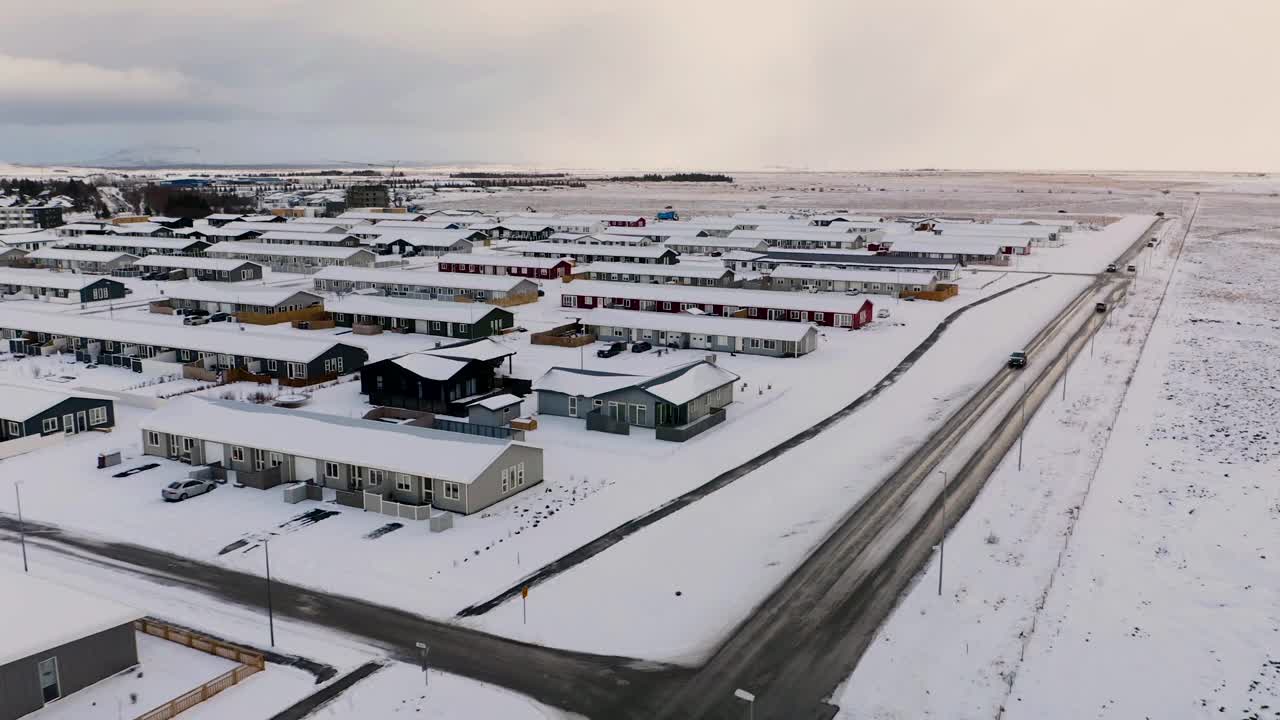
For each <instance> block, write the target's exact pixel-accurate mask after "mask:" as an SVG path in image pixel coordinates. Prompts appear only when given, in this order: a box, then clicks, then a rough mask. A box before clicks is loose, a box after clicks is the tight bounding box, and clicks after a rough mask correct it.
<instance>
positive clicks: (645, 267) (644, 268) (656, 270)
mask: <svg viewBox="0 0 1280 720" xmlns="http://www.w3.org/2000/svg"><path fill="white" fill-rule="evenodd" d="M574 272H576V273H589V272H590V273H609V274H618V275H652V276H654V277H687V278H708V279H712V280H715V279H719V278H722V277H724V276H725V275H726V274H729V273H732V272H733V271H732V270H729V269H728V268H726V267H724V266H719V267H717V266H712V265H694V264H693V263H680V264H679V265H661V264H654V263H623V262H593V263H590V264H587V265H579V266H578V267H577V268H576V269H575V270H574Z"/></svg>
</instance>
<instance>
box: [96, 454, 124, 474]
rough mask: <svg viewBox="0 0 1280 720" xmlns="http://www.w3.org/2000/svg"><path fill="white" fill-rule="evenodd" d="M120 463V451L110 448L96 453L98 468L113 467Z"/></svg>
mask: <svg viewBox="0 0 1280 720" xmlns="http://www.w3.org/2000/svg"><path fill="white" fill-rule="evenodd" d="M119 464H120V451H119V450H110V451H108V452H100V453H98V469H99V470H101V469H102V468H109V467H114V466H116V465H119Z"/></svg>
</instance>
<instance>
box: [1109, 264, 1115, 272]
mask: <svg viewBox="0 0 1280 720" xmlns="http://www.w3.org/2000/svg"><path fill="white" fill-rule="evenodd" d="M1116 270H1117V268H1116V264H1115V263H1111V264H1110V265H1108V266H1107V272H1115V271H1116Z"/></svg>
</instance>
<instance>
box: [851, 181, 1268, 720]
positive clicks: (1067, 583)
mask: <svg viewBox="0 0 1280 720" xmlns="http://www.w3.org/2000/svg"><path fill="white" fill-rule="evenodd" d="M1277 215H1280V213H1277V210H1276V209H1275V208H1274V206H1271V207H1267V206H1265V205H1261V204H1259V203H1254V202H1249V201H1247V200H1242V199H1234V198H1215V199H1209V200H1205V201H1204V202H1203V203H1202V207H1201V210H1200V213H1199V215H1198V216H1197V220H1196V224H1195V229H1194V230H1193V231H1192V234H1191V238H1190V239H1189V241H1188V243H1187V245H1186V249H1185V251H1184V252H1183V255H1182V257H1181V259H1180V260H1179V261H1178V263H1177V266H1176V268H1175V267H1174V253H1175V251H1176V248H1174V247H1172V244H1171V243H1170V242H1169V239H1170V238H1174V237H1175V235H1174V232H1175V228H1170V232H1167V233H1166V234H1165V238H1166V239H1165V241H1164V242H1163V243H1162V244H1161V246H1160V247H1159V248H1157V249H1155V250H1154V251H1152V250H1148V251H1145V252H1144V254H1143V257H1142V258H1140V259H1139V264H1140V266H1141V267H1142V268H1144V272H1143V273H1142V274H1141V275H1140V276H1139V278H1138V281H1137V282H1136V283H1135V284H1134V286H1133V288H1132V290H1131V292H1130V295H1129V298H1128V300H1127V303H1126V304H1125V305H1124V306H1123V307H1121V308H1120V309H1118V310H1116V311H1115V314H1114V315H1113V322H1112V324H1110V325H1108V326H1107V327H1105V328H1104V329H1103V330H1102V331H1101V332H1100V333H1099V335H1098V337H1097V340H1096V346H1095V348H1093V350H1092V351H1091V352H1090V351H1085V352H1084V353H1082V354H1081V356H1080V357H1079V358H1078V359H1077V360H1076V362H1075V363H1074V364H1073V366H1072V368H1071V370H1070V372H1069V375H1068V382H1067V394H1066V400H1065V401H1063V400H1058V399H1057V398H1056V397H1055V398H1054V399H1053V400H1050V401H1048V402H1047V403H1046V405H1045V406H1044V407H1043V408H1042V409H1041V411H1040V412H1039V413H1038V414H1037V416H1036V417H1035V418H1034V419H1033V421H1032V422H1031V424H1030V425H1029V427H1028V429H1027V432H1026V443H1025V448H1024V469H1023V470H1022V471H1021V472H1019V471H1018V470H1017V466H1016V459H1015V458H1014V457H1013V456H1012V453H1011V456H1010V458H1007V459H1006V461H1005V462H1004V463H1003V464H1002V465H1001V466H1000V468H999V469H998V470H997V471H996V472H995V473H994V474H993V476H992V478H991V479H990V481H989V484H988V486H987V487H986V488H985V489H984V491H983V493H982V495H981V496H980V497H979V498H978V500H977V501H976V502H975V504H974V505H973V507H972V508H971V509H970V511H969V512H968V514H967V515H966V516H965V517H964V518H963V519H962V520H961V521H960V523H959V524H958V525H957V526H956V528H955V529H954V530H953V532H952V533H951V535H950V536H949V537H948V540H947V550H948V552H947V565H946V576H945V578H944V583H945V590H946V592H945V594H944V595H943V596H942V597H939V596H938V595H937V594H936V585H935V582H936V577H937V575H936V573H937V572H938V568H937V566H936V563H935V564H933V565H932V566H930V567H929V568H927V569H926V570H925V572H924V573H923V574H922V575H921V577H920V579H919V580H918V582H917V584H916V586H915V587H914V588H913V590H912V591H911V592H910V593H909V594H908V595H907V596H905V597H904V598H903V600H902V602H901V605H900V606H899V607H898V608H897V610H896V611H895V613H894V614H893V616H892V617H891V618H890V620H889V622H888V623H886V624H885V625H884V626H883V627H882V628H881V630H880V633H879V635H878V637H877V638H876V641H875V642H874V643H873V644H872V646H871V647H870V648H869V649H868V652H867V653H866V655H864V657H863V658H862V661H861V663H860V665H859V666H858V668H857V670H856V671H855V672H854V673H853V675H852V677H851V678H850V680H849V681H848V682H847V683H846V684H845V685H844V686H843V687H842V688H841V689H840V690H838V691H837V692H836V693H835V695H834V697H833V702H835V703H836V704H838V705H839V706H840V707H841V715H840V717H843V718H849V719H850V720H852V718H863V717H875V718H886V719H888V718H923V717H939V718H990V717H1002V716H1003V717H1009V718H1063V719H1064V720H1065V719H1066V718H1079V717H1085V716H1090V717H1102V718H1133V717H1151V718H1156V717H1238V718H1260V717H1274V716H1276V713H1277V710H1278V709H1280V664H1277V663H1278V662H1280V657H1278V656H1277V653H1276V652H1275V650H1274V648H1273V647H1272V646H1273V645H1274V643H1273V642H1271V641H1270V637H1271V635H1272V634H1273V633H1274V632H1275V631H1277V629H1278V628H1280V610H1278V609H1280V593H1278V591H1277V588H1278V587H1280V572H1278V571H1277V570H1276V569H1275V562H1274V549H1275V548H1276V547H1277V546H1280V490H1277V488H1276V486H1275V483H1274V478H1275V477H1276V476H1277V470H1280V461H1278V459H1277V451H1278V450H1280V438H1278V437H1277V430H1276V427H1277V426H1276V423H1275V420H1274V418H1275V415H1276V408H1277V407H1278V406H1280V395H1278V394H1277V390H1276V387H1275V384H1274V382H1273V378H1275V377H1277V376H1278V372H1277V371H1278V369H1280V365H1277V360H1276V346H1277V344H1278V343H1280V323H1278V322H1277V318H1278V317H1280V305H1278V304H1277V302H1276V301H1275V299H1274V295H1273V293H1272V292H1271V288H1273V287H1274V286H1275V283H1276V281H1277V280H1278V279H1280V277H1278V276H1277V270H1276V266H1275V264H1274V263H1272V262H1270V261H1269V257H1270V256H1271V255H1273V254H1274V252H1275V248H1276V243H1277V240H1280V236H1277V235H1276V234H1275V232H1274V230H1271V231H1265V232H1260V231H1258V230H1257V228H1275V227H1277V226H1280V220H1278V219H1277ZM1171 272H1172V281H1171V283H1170V284H1169V289H1168V294H1167V296H1166V297H1165V299H1164V304H1163V306H1159V304H1160V300H1161V294H1162V292H1163V291H1164V280H1165V279H1166V278H1168V277H1170V273H1171ZM1157 307H1159V314H1158V315H1157V314H1156V310H1157ZM1149 328H1152V329H1151V332H1150V336H1149V339H1148V336H1147V332H1148V329H1149ZM1144 339H1145V342H1144ZM1140 352H1141V357H1140V358H1139V353H1140ZM1269 558H1270V559H1269Z"/></svg>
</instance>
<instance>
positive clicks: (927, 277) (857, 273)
mask: <svg viewBox="0 0 1280 720" xmlns="http://www.w3.org/2000/svg"><path fill="white" fill-rule="evenodd" d="M769 276H770V277H774V278H778V279H780V280H843V281H845V282H874V283H882V282H885V283H887V282H892V283H899V284H904V285H927V284H929V283H931V282H933V280H934V278H935V277H937V273H936V272H931V271H928V270H916V269H905V270H895V271H885V270H846V269H843V268H833V267H805V266H803V265H779V266H778V267H776V268H774V269H773V270H772V271H771V272H769Z"/></svg>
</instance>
